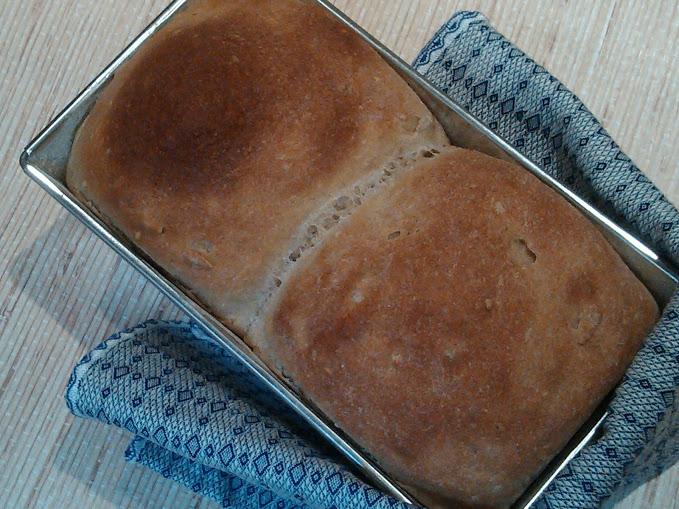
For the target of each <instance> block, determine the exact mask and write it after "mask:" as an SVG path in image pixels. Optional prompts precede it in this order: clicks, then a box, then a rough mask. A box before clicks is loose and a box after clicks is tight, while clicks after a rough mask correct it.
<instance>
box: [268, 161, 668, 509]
mask: <svg viewBox="0 0 679 509" xmlns="http://www.w3.org/2000/svg"><path fill="white" fill-rule="evenodd" d="M281 290H282V292H281V294H280V300H279V301H278V302H277V303H276V306H275V307H274V308H272V309H271V314H270V316H269V317H268V322H267V332H268V337H269V348H268V349H267V350H266V351H264V352H263V354H264V355H265V356H266V357H267V358H268V360H269V362H270V363H272V364H274V365H276V366H283V367H284V368H285V373H286V375H287V376H289V377H291V378H292V379H293V380H294V381H295V382H296V383H297V384H298V385H299V387H300V388H301V390H302V391H303V392H304V394H305V395H306V396H307V397H309V398H310V399H311V400H313V401H314V402H315V403H316V404H317V405H318V406H319V407H320V408H321V410H323V411H324V412H325V413H327V414H328V415H329V416H330V417H331V418H332V419H333V420H334V421H335V422H336V423H337V424H338V426H340V427H341V428H342V429H344V430H345V431H346V432H347V433H349V435H351V436H352V437H354V438H355V439H356V440H357V441H358V442H359V443H360V444H362V445H363V446H364V447H365V448H366V449H367V450H368V451H370V452H371V453H372V454H373V455H374V456H375V457H376V458H378V460H379V461H380V463H382V464H383V465H384V467H385V468H386V469H387V471H390V472H392V473H394V474H395V475H396V476H397V478H398V479H400V480H402V481H403V482H404V483H405V484H407V485H411V486H413V487H415V488H416V491H417V490H418V489H419V491H420V492H425V491H429V492H434V493H438V494H440V495H443V496H446V497H447V498H448V499H450V500H451V501H456V502H461V503H465V504H469V505H470V506H475V505H487V506H492V507H504V506H508V505H509V504H510V503H511V502H512V501H514V500H515V499H516V498H517V497H518V496H519V495H520V494H521V493H522V491H523V490H524V489H525V488H526V487H527V486H528V484H529V483H530V481H531V480H532V479H533V478H534V477H535V475H536V474H537V473H538V472H539V471H540V470H541V468H542V467H543V466H544V465H545V464H546V462H547V461H548V460H550V459H551V458H552V457H553V456H554V455H555V454H556V453H557V452H558V451H559V450H560V449H561V448H562V447H563V446H564V445H565V443H566V442H567V441H568V439H569V438H570V437H571V436H572V434H573V433H574V432H575V431H576V430H577V428H578V427H579V426H580V425H581V424H582V423H583V422H584V420H586V418H587V417H588V416H589V415H590V414H591V412H592V411H593V409H594V408H595V406H596V405H597V403H598V402H599V401H600V400H601V399H602V398H603V397H604V396H605V395H606V394H607V393H608V392H609V391H610V390H611V389H612V388H613V386H614V385H615V383H616V382H617V381H618V380H619V379H620V377H621V376H622V374H623V372H624V370H625V368H626V367H627V365H628V364H629V362H630V361H631V359H632V357H633V355H634V354H635V352H636V350H637V349H638V347H639V345H640V343H641V341H642V340H643V338H644V336H645V333H646V332H647V331H648V330H649V328H650V327H651V326H652V324H653V323H654V321H655V319H656V316H657V308H656V304H655V302H654V300H653V299H652V297H651V296H650V294H649V293H648V291H647V290H646V288H644V287H643V285H642V284H641V283H640V282H639V281H638V280H637V279H636V278H635V277H634V275H633V274H632V273H631V272H630V270H629V269H628V268H627V267H626V266H625V264H624V263H623V262H622V261H621V259H620V258H619V256H618V255H617V254H616V253H615V252H614V251H613V249H612V248H611V247H610V246H609V244H608V243H607V242H606V241H605V240H604V239H603V237H602V236H601V234H600V233H599V232H598V231H597V230H596V229H595V228H594V227H593V226H592V225H591V224H590V223H589V222H588V221H587V220H586V219H585V218H584V217H583V216H582V215H581V214H580V213H578V212H577V211H576V210H575V209H573V208H572V207H571V206H570V205H569V204H568V203H566V201H565V200H564V199H563V198H561V197H560V196H558V195H557V194H556V193H555V192H554V191H552V190H550V189H548V188H547V187H546V186H544V185H543V184H542V183H540V182H539V181H538V180H537V179H536V178H535V177H533V176H532V175H530V174H529V173H528V172H526V171H525V170H523V169H521V168H519V167H517V166H514V165H512V164H509V163H505V162H502V161H499V160H496V159H493V158H491V157H488V156H484V155H482V154H479V153H477V152H471V151H467V150H462V149H449V150H446V151H444V153H443V154H442V155H441V156H439V157H438V158H436V159H434V160H431V161H427V162H424V163H423V164H421V165H420V167H419V168H417V169H415V170H413V171H411V172H409V173H408V174H407V175H406V176H405V177H404V178H402V179H401V180H399V181H398V182H396V183H395V184H394V185H393V186H392V187H391V188H390V189H389V190H388V192H384V193H380V194H377V195H376V196H374V197H373V198H371V199H369V200H368V201H366V203H365V204H364V205H363V206H362V207H361V208H360V209H359V210H357V211H356V212H355V213H354V215H352V216H351V218H349V219H348V220H347V222H346V223H345V224H343V225H340V228H339V229H337V230H335V231H333V232H332V233H331V235H330V236H329V237H328V238H326V239H325V242H324V243H323V245H322V246H320V247H319V248H318V249H317V250H316V251H315V252H314V253H312V254H310V255H309V256H307V257H306V258H304V259H303V260H301V262H300V264H299V266H298V267H297V268H296V269H295V272H294V273H293V274H292V275H291V276H290V279H289V280H288V282H287V283H286V284H284V285H283V287H282V289H281Z"/></svg>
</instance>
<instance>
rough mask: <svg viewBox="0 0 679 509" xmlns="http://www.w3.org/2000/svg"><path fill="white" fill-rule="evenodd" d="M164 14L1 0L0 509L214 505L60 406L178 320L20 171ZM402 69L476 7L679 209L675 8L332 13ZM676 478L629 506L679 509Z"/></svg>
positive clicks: (387, 8) (425, 5) (608, 3)
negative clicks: (39, 136)
mask: <svg viewBox="0 0 679 509" xmlns="http://www.w3.org/2000/svg"><path fill="white" fill-rule="evenodd" d="M167 1H168V0H146V1H144V0H0V160H1V164H0V507H12V508H14V507H101V508H109V507H150V508H159V507H189V506H195V507H205V508H207V507H214V505H213V504H211V503H210V502H208V501H206V500H203V499H201V498H199V497H197V496H195V495H193V494H191V493H188V492H187V491H185V490H183V489H182V488H179V487H178V486H176V485H174V484H173V483H171V482H169V481H167V480H165V479H163V478H161V477H160V476H158V475H155V474H151V473H149V472H147V471H146V470H145V469H144V468H142V467H139V466H133V465H128V464H126V463H125V461H124V460H123V451H124V448H125V446H126V443H127V442H128V440H129V439H130V438H131V437H130V435H129V434H127V433H125V432H122V431H120V430H118V429H115V428H113V427H108V426H104V425H102V424H99V423H96V422H93V421H85V420H81V419H74V418H73V417H72V416H71V415H70V414H69V413H68V411H67V409H66V406H65V404H64V401H63V392H64V387H65V385H66V382H67V380H68V376H69V373H70V370H71V368H72V366H73V365H74V364H75V363H76V362H77V360H78V359H79V358H80V357H81V356H82V355H83V354H84V353H85V352H86V351H87V350H89V349H91V348H92V347H93V346H95V345H96V344H97V342H98V341H100V340H101V339H103V338H104V337H106V336H108V335H109V334H111V333H113V332H114V331H116V330H118V329H120V328H123V327H126V326H129V325H133V324H136V323H137V322H140V321H143V320H144V319H146V318H150V317H160V318H174V317H177V316H179V312H178V311H177V309H176V308H174V307H173V305H172V304H170V303H169V302H168V301H167V300H166V299H165V298H164V297H162V296H161V295H160V294H159V293H158V292H157V291H156V290H155V289H154V288H152V287H151V286H150V285H149V284H147V283H145V282H144V280H142V279H141V278H140V277H139V276H138V275H137V274H136V273H135V272H133V270H132V269H131V268H130V267H129V266H127V265H126V264H125V263H123V262H121V261H120V259H119V258H117V257H116V256H115V255H114V254H113V253H112V252H111V251H110V250H109V249H108V248H107V247H105V246H104V245H103V243H102V242H100V241H98V240H97V239H95V238H94V236H93V235H92V234H90V233H89V232H88V231H86V230H85V228H84V227H83V226H81V225H80V224H79V223H77V222H76V221H75V220H74V219H72V218H71V217H69V215H68V214H67V213H66V212H64V211H63V210H61V209H60V208H59V207H58V206H57V204H56V203H54V202H53V201H51V199H49V198H48V197H47V196H46V195H45V194H43V193H42V192H41V191H40V190H39V189H38V187H37V186H36V185H34V184H33V183H30V182H29V180H28V179H27V178H26V177H25V176H24V175H23V174H22V173H21V172H20V170H19V166H18V164H17V161H18V157H19V152H20V149H21V148H22V147H23V146H24V145H25V144H27V143H28V141H30V139H31V138H32V137H33V136H34V135H35V134H36V133H37V131H38V129H39V128H41V127H43V126H44V125H45V124H46V123H47V121H48V120H49V119H50V118H51V117H52V116H53V115H54V114H55V113H57V112H58V111H59V110H60V109H61V108H62V107H63V106H64V105H65V104H66V103H67V102H68V101H69V100H70V99H71V98H73V97H74V96H75V94H76V93H77V92H78V91H79V90H80V89H81V88H82V87H83V86H84V85H85V84H86V83H87V82H88V81H89V80H90V79H91V78H93V77H94V76H95V75H96V74H97V72H98V71H99V70H100V69H101V68H102V67H103V66H104V65H105V64H106V63H108V62H109V61H110V60H111V59H112V58H113V57H114V56H115V55H116V53H117V52H118V51H119V50H120V49H121V48H122V47H123V45H124V44H126V43H127V42H129V41H130V40H131V39H132V38H133V36H134V35H135V34H137V33H138V32H139V31H140V30H141V29H142V28H143V27H144V26H145V25H146V24H147V23H148V21H149V20H151V18H152V17H153V16H155V14H157V13H158V12H159V11H160V10H161V9H162V7H164V5H165V4H166V2H167ZM336 3H337V5H338V6H339V7H340V8H342V9H344V10H345V11H346V12H347V13H348V14H349V15H350V16H352V17H353V18H354V19H356V20H357V21H358V22H359V23H360V24H362V25H363V26H364V27H365V28H367V29H368V30H369V31H370V32H372V33H373V34H374V35H376V36H377V37H378V38H379V39H381V40H382V41H384V42H385V43H386V44H387V45H388V46H390V47H391V48H392V49H394V50H395V51H396V52H397V53H399V54H401V55H402V56H403V57H405V58H406V59H407V60H410V59H412V58H413V57H414V56H415V55H416V53H417V50H418V49H419V48H420V47H421V46H422V45H423V44H424V43H425V42H426V41H427V40H428V38H429V37H430V36H431V34H432V33H433V32H434V30H435V29H436V28H437V27H438V26H439V25H441V24H442V23H443V22H444V21H445V20H446V19H447V18H448V16H449V15H450V14H452V13H453V12H454V11H456V10H459V9H478V10H481V11H483V12H484V13H485V14H486V15H487V16H488V17H489V18H490V19H491V21H492V22H493V23H494V24H495V25H496V27H498V28H499V29H500V31H501V32H503V33H504V34H505V35H507V36H509V37H510V38H511V39H512V40H513V41H515V42H516V43H517V44H518V45H519V46H520V47H521V48H523V49H524V50H525V51H526V52H527V53H528V54H530V55H532V56H534V57H535V58H536V59H537V60H538V61H539V62H540V63H542V64H544V65H545V66H546V67H547V68H548V69H550V70H551V71H552V72H553V73H554V74H555V75H556V76H557V77H559V78H560V79H561V80H563V81H564V82H565V83H566V85H567V86H568V87H570V88H571V89H573V90H574V91H575V92H576V93H578V94H579V95H580V97H582V98H583V99H584V101H585V103H586V104H587V105H588V106H589V107H590V108H591V109H592V110H593V111H594V113H595V114H596V115H597V116H598V117H599V118H601V119H603V121H604V123H605V125H606V126H607V127H608V129H609V131H610V132H611V133H612V134H613V136H614V138H615V139H616V140H617V141H618V142H619V143H620V144H621V145H622V147H623V149H624V150H625V151H626V152H627V153H628V154H629V155H630V156H631V157H632V158H633V159H634V160H635V161H636V162H637V164H638V165H639V166H640V167H641V168H643V169H644V170H645V171H646V172H647V173H648V174H649V175H650V176H651V177H652V178H653V180H655V182H656V183H657V184H658V185H659V186H660V188H661V189H662V190H663V191H665V193H666V194H667V195H668V196H669V197H670V199H671V200H672V201H674V202H675V203H677V202H679V171H678V168H677V164H676V162H675V161H676V160H675V154H676V150H675V148H674V144H675V142H676V140H677V139H679V121H678V120H677V118H678V117H679V100H678V98H679V52H677V47H679V3H678V2H677V0H644V1H641V0H638V1H635V0H595V1H592V0H533V1H528V0H524V1H520V0H513V1H507V0H504V1H500V0H497V1H493V0H337V1H336ZM678 495H679V467H675V468H674V469H672V470H670V471H669V472H666V473H665V474H664V475H662V476H661V477H660V478H658V479H656V480H654V481H653V482H651V483H649V484H648V485H646V486H644V487H642V488H640V489H639V490H637V491H636V492H635V493H633V494H632V495H631V496H630V497H628V498H627V499H626V500H625V501H624V503H622V504H621V505H620V507H622V508H633V507H635V508H640V507H643V508H654V509H670V508H673V507H674V508H679V501H677V499H678V498H679V496H678Z"/></svg>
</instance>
